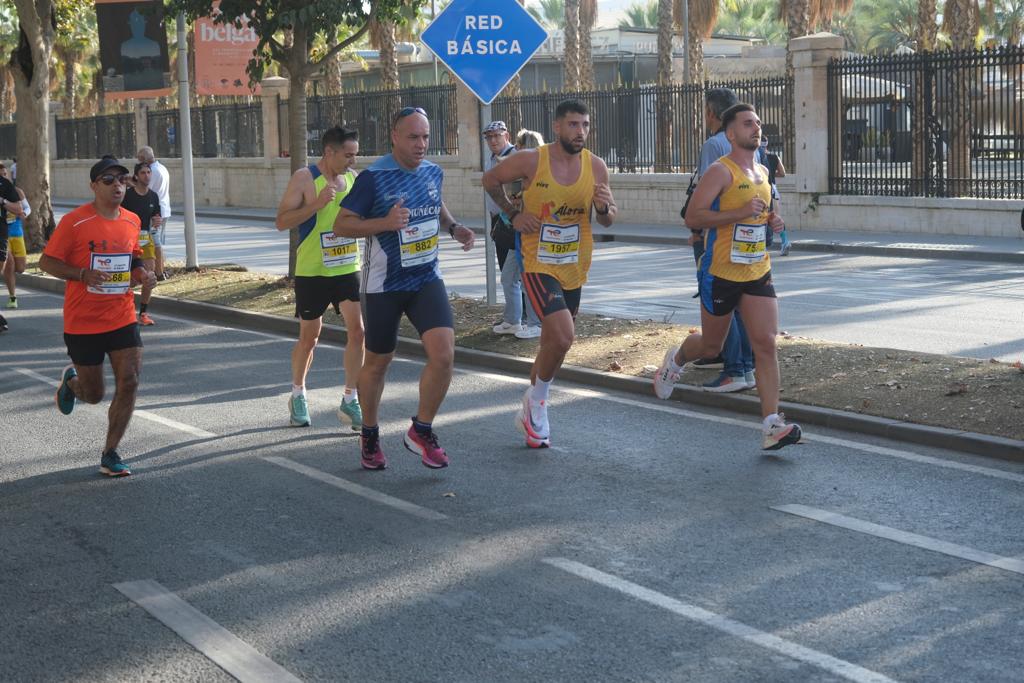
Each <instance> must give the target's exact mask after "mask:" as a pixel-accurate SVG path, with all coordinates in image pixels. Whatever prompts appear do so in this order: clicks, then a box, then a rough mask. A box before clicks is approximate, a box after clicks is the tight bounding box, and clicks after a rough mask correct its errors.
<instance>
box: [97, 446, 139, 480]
mask: <svg viewBox="0 0 1024 683" xmlns="http://www.w3.org/2000/svg"><path fill="white" fill-rule="evenodd" d="M131 473H132V471H131V470H130V469H128V466H127V465H125V464H124V463H123V462H121V456H120V455H118V454H117V451H115V450H114V449H113V448H111V449H110V450H109V451H107V452H106V453H104V454H103V457H101V458H100V474H105V475H107V476H108V477H127V476H128V475H130V474H131Z"/></svg>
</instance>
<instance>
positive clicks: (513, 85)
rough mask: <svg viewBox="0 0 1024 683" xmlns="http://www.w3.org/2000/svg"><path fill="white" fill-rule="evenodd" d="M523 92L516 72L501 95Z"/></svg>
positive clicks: (521, 83) (506, 95)
mask: <svg viewBox="0 0 1024 683" xmlns="http://www.w3.org/2000/svg"><path fill="white" fill-rule="evenodd" d="M519 4H520V5H525V4H526V0H519ZM522 94H523V79H521V78H520V77H519V72H516V75H515V76H513V77H512V80H510V81H509V82H508V85H506V86H505V89H504V90H502V91H501V97H521V96H522ZM518 120H519V121H522V116H521V115H520V117H519V119H518Z"/></svg>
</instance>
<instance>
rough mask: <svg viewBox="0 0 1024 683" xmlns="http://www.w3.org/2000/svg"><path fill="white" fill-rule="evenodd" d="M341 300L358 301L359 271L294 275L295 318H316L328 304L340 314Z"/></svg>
mask: <svg viewBox="0 0 1024 683" xmlns="http://www.w3.org/2000/svg"><path fill="white" fill-rule="evenodd" d="M342 301H359V273H349V274H348V275H330V276H326V275H313V276H305V275H296V276H295V317H296V318H302V319H303V320H316V319H317V318H320V317H322V316H323V314H324V312H325V311H326V310H327V307H328V306H333V307H334V311H335V312H336V313H337V314H338V315H341V302H342Z"/></svg>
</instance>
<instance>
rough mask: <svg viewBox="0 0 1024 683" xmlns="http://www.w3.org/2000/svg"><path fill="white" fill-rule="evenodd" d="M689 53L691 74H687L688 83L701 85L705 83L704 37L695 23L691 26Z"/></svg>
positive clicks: (691, 23)
mask: <svg viewBox="0 0 1024 683" xmlns="http://www.w3.org/2000/svg"><path fill="white" fill-rule="evenodd" d="M689 32H690V37H689V41H690V44H689V46H688V47H689V51H688V52H687V54H688V55H689V56H690V73H688V74H686V82H687V83H691V84H695V85H699V84H701V83H703V82H704V36H702V35H701V33H700V27H699V26H697V25H696V24H695V23H694V22H693V21H690V26H689Z"/></svg>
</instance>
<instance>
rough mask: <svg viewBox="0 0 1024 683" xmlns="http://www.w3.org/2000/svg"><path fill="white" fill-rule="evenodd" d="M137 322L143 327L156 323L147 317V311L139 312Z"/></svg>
mask: <svg viewBox="0 0 1024 683" xmlns="http://www.w3.org/2000/svg"><path fill="white" fill-rule="evenodd" d="M139 324H140V325H142V326H143V327H149V326H150V325H155V324H156V323H155V322H153V319H152V318H150V317H149V313H139Z"/></svg>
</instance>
